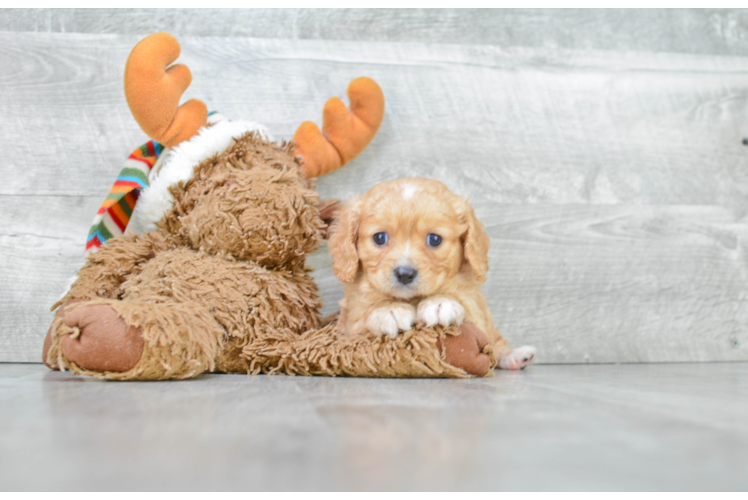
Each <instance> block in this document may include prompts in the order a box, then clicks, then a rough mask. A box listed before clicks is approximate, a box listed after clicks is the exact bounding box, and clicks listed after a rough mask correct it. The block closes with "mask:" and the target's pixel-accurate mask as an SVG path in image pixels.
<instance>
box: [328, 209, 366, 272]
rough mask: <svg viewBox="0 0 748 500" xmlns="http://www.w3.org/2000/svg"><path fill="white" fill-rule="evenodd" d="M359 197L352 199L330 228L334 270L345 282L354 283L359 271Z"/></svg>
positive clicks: (330, 246) (330, 245)
mask: <svg viewBox="0 0 748 500" xmlns="http://www.w3.org/2000/svg"><path fill="white" fill-rule="evenodd" d="M359 200H360V199H359V198H354V199H352V200H350V201H349V202H348V203H347V204H346V207H345V208H344V209H342V210H340V211H339V212H338V215H337V217H338V218H337V220H336V222H335V223H333V226H332V227H331V228H330V233H331V234H330V242H329V248H330V255H332V272H333V273H334V274H335V276H336V277H337V278H338V279H339V280H340V281H342V282H343V283H353V280H354V279H356V273H357V272H358V262H359V260H358V252H357V251H356V240H357V239H358V223H359V220H360V216H361V208H360V202H359Z"/></svg>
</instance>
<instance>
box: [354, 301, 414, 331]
mask: <svg viewBox="0 0 748 500" xmlns="http://www.w3.org/2000/svg"><path fill="white" fill-rule="evenodd" d="M415 322H416V309H415V308H414V307H413V306H411V305H408V304H403V305H399V306H387V307H380V308H379V309H374V310H373V311H372V312H371V313H370V314H369V317H368V318H366V328H367V329H368V330H369V331H370V332H371V333H373V334H374V335H388V336H389V337H390V338H393V339H394V338H395V337H397V334H398V332H399V331H404V332H407V331H408V330H411V329H412V328H413V325H414V324H415Z"/></svg>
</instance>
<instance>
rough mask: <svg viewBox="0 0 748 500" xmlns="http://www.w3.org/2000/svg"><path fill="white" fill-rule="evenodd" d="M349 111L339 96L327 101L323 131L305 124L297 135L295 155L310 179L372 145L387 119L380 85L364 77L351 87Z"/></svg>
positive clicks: (328, 170) (324, 110)
mask: <svg viewBox="0 0 748 500" xmlns="http://www.w3.org/2000/svg"><path fill="white" fill-rule="evenodd" d="M347 92H348V98H349V99H350V101H351V109H350V110H348V109H347V108H346V107H345V104H343V101H341V100H340V98H339V97H333V98H331V99H330V100H328V101H327V104H325V108H324V109H323V110H322V132H320V130H319V127H317V125H315V124H314V123H312V122H304V123H302V124H301V126H300V127H299V128H298V130H296V133H295V134H294V136H293V141H294V143H295V146H294V152H295V154H296V155H297V156H301V157H302V159H303V164H302V165H301V168H302V169H303V170H304V173H305V174H306V176H307V178H311V177H319V176H320V175H325V174H328V173H330V172H332V171H334V170H337V169H339V168H340V167H342V166H343V165H345V164H346V163H348V162H349V161H351V160H352V159H354V158H355V157H356V156H358V155H359V154H360V153H361V152H362V151H363V150H364V149H365V148H366V146H368V145H369V143H370V142H371V140H372V139H373V138H374V135H376V133H377V130H379V125H380V124H381V123H382V118H383V117H384V94H383V93H382V89H381V88H379V85H377V82H375V81H374V80H372V79H371V78H366V77H361V78H356V79H355V80H353V81H352V82H351V83H350V85H348V91H347Z"/></svg>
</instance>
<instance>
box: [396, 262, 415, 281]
mask: <svg viewBox="0 0 748 500" xmlns="http://www.w3.org/2000/svg"><path fill="white" fill-rule="evenodd" d="M394 273H395V278H397V281H399V282H400V283H402V284H403V285H408V284H410V283H411V282H412V281H413V280H414V279H416V276H418V271H416V270H415V269H413V268H412V267H404V266H401V267H396V268H395V271H394Z"/></svg>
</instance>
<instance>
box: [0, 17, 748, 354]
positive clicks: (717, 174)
mask: <svg viewBox="0 0 748 500" xmlns="http://www.w3.org/2000/svg"><path fill="white" fill-rule="evenodd" d="M1 14H2V16H6V15H7V14H8V12H7V11H5V12H2V13H1ZM94 14H96V13H94ZM606 15H607V14H606ZM704 15H705V16H707V17H708V15H707V14H704ZM720 15H727V13H723V14H720ZM736 15H742V13H738V14H736ZM603 18H604V16H603ZM66 29H67V28H66ZM139 38H140V36H139V35H109V34H60V33H9V32H8V33H0V67H3V68H4V72H3V74H2V75H0V109H3V110H4V113H5V114H4V117H5V120H1V121H0V137H2V141H3V147H2V149H0V175H1V176H2V178H3V183H2V185H0V214H2V215H0V245H2V247H1V248H2V250H0V255H2V256H3V259H2V261H0V279H2V288H1V289H0V317H2V318H3V325H4V326H5V328H4V329H3V331H2V333H0V361H37V360H38V357H39V352H40V348H41V339H42V338H43V335H44V333H45V332H46V329H47V326H48V324H49V320H50V318H51V316H50V314H49V313H48V311H47V310H48V308H49V305H51V303H52V302H53V301H54V300H55V299H56V298H57V296H58V295H59V293H61V292H62V290H63V288H64V285H65V282H66V281H67V280H68V278H69V277H70V276H71V275H72V274H73V273H74V271H75V269H77V267H78V266H79V265H80V262H81V261H82V252H83V250H82V249H83V241H84V238H85V234H86V231H87V228H88V225H89V224H90V221H91V219H92V218H93V215H94V213H95V210H96V207H97V205H98V204H99V202H100V200H101V199H102V198H103V197H104V196H105V195H106V193H107V192H108V189H109V187H110V186H111V184H112V182H113V180H114V178H115V176H116V174H117V173H118V170H119V165H120V163H121V162H122V160H123V159H124V158H125V156H126V155H127V154H129V152H130V151H131V150H132V149H133V148H134V147H136V146H138V145H139V144H141V143H142V142H144V140H145V137H144V135H143V134H142V132H140V131H139V130H138V127H137V125H136V124H135V122H134V120H133V119H132V118H131V117H130V115H129V112H128V110H127V106H126V103H125V100H124V96H123V92H122V83H121V80H122V72H123V68H124V61H125V59H126V57H127V54H128V52H129V50H130V49H131V47H132V46H133V45H134V44H135V43H136V42H137V41H138V40H139ZM738 39H739V37H738V38H735V37H733V38H730V40H733V41H734V40H738ZM180 42H181V43H182V48H183V52H182V54H183V55H182V58H181V59H180V62H184V63H186V64H188V65H189V66H190V68H191V70H192V72H193V77H194V79H193V85H192V87H190V89H189V90H188V91H187V94H186V97H197V98H200V99H203V100H204V101H206V103H208V106H209V107H210V108H211V109H218V110H220V111H221V112H222V113H224V114H226V115H228V116H230V117H231V116H233V117H241V118H245V119H252V120H257V121H261V122H263V123H265V124H266V125H268V126H269V127H270V129H271V130H272V131H273V133H274V134H275V136H276V137H278V138H289V137H290V136H291V135H292V134H293V131H294V129H295V128H296V126H298V124H299V123H301V121H303V120H306V119H312V120H319V118H320V114H321V108H322V105H323V103H324V102H325V100H326V99H327V98H328V97H330V96H331V95H335V94H342V93H343V89H344V87H345V85H346V84H347V82H348V81H349V80H350V79H352V78H354V77H356V76H360V75H362V74H365V75H368V76H371V77H372V78H375V79H376V80H377V81H379V83H380V84H381V86H382V88H383V89H384V92H385V95H386V98H387V112H386V116H385V120H384V123H383V125H382V128H381V130H380V133H379V135H378V136H377V137H376V138H375V140H374V142H373V143H372V144H371V146H370V147H369V148H368V149H367V150H366V151H365V152H364V153H363V154H362V155H361V157H359V158H358V159H357V160H356V161H355V162H353V163H352V164H351V165H349V166H348V167H346V168H345V169H343V170H341V171H339V172H336V173H334V174H332V175H330V176H328V177H326V178H323V179H321V180H320V182H319V190H320V192H321V194H322V195H323V196H325V197H336V198H346V197H348V196H349V195H351V194H354V193H357V192H363V191H365V190H367V189H368V188H369V187H371V186H372V185H374V184H375V183H377V182H380V181H382V180H387V179H392V178H396V177H400V176H406V175H408V176H410V175H420V176H425V177H435V178H439V179H442V180H443V181H444V182H446V183H447V184H448V185H450V186H451V187H452V188H453V189H454V190H455V191H456V192H458V193H461V194H465V195H468V194H469V195H471V199H472V201H473V203H474V205H475V207H476V210H477V212H478V215H479V216H480V217H481V218H482V219H483V220H484V222H485V223H486V225H487V226H488V228H489V231H490V234H491V236H492V242H493V246H492V250H491V259H492V269H491V272H490V275H489V279H488V282H487V283H486V285H485V288H484V290H485V293H486V295H487V297H488V299H489V302H490V305H491V308H492V310H493V312H494V315H495V318H496V322H497V324H498V326H499V327H500V329H501V330H502V332H503V333H504V334H505V336H507V337H508V338H509V339H511V340H512V341H513V342H514V343H516V344H522V343H533V344H535V345H537V346H538V347H539V348H540V356H541V357H540V360H541V361H543V362H564V363H566V362H634V361H687V360H699V361H705V360H737V359H742V360H746V359H748V350H747V349H746V346H747V345H748V321H747V320H748V317H746V316H748V308H747V307H746V291H745V290H746V287H745V283H746V278H748V258H747V257H746V251H745V250H746V237H748V234H747V233H746V231H747V230H746V227H747V226H746V222H748V217H747V214H748V148H746V147H745V146H744V145H742V142H741V141H742V139H743V138H744V137H748V122H747V121H746V116H747V115H746V112H747V111H748V90H747V89H748V57H741V56H737V55H729V54H730V53H732V52H731V51H729V50H725V51H723V53H725V54H726V55H712V56H706V55H701V54H687V53H657V52H652V51H651V50H643V51H632V50H591V49H588V48H586V47H585V46H584V44H577V45H580V48H579V49H574V50H571V49H566V48H563V47H557V46H542V47H534V48H533V47H515V48H504V47H499V46H490V45H455V44H453V45H440V44H434V43H400V42H387V43H384V42H379V43H375V42H370V41H351V42H346V43H345V44H340V43H336V42H332V41H327V40H279V39H250V38H241V37H237V38H211V37H202V36H200V37H195V36H181V37H180ZM489 42H492V40H487V41H486V43H489ZM570 43H571V42H570ZM574 43H577V42H574ZM736 43H737V42H736ZM741 43H742V42H741ZM612 48H615V47H612ZM627 48H631V47H627ZM650 48H651V47H650ZM731 50H732V49H731ZM715 52H719V51H717V50H715ZM312 264H313V265H314V266H315V267H316V268H318V271H317V272H316V278H317V280H318V282H319V283H320V286H321V288H322V290H323V297H324V299H325V300H326V302H327V305H326V307H325V312H330V311H332V310H334V309H335V307H336V306H335V302H336V300H337V299H338V298H339V296H340V290H339V285H338V283H337V282H336V280H335V278H334V277H333V276H332V274H331V273H330V270H329V258H328V257H326V255H325V253H324V250H321V251H320V252H318V253H317V254H316V255H315V256H314V257H313V259H312Z"/></svg>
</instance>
